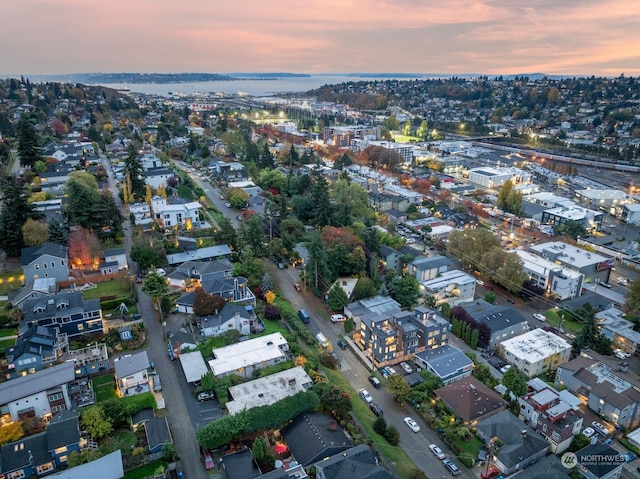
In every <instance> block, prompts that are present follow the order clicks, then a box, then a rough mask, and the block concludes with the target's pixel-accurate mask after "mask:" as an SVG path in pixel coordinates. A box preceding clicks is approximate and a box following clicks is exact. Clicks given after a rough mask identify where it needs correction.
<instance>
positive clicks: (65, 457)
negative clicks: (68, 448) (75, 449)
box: [58, 455, 67, 462]
mask: <svg viewBox="0 0 640 479" xmlns="http://www.w3.org/2000/svg"><path fill="white" fill-rule="evenodd" d="M58 461H60V462H67V456H66V455H64V456H60V457H59V458H58Z"/></svg>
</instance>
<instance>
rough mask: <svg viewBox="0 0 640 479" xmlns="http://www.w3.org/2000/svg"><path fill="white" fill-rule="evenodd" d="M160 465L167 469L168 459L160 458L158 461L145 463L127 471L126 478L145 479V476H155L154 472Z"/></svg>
mask: <svg viewBox="0 0 640 479" xmlns="http://www.w3.org/2000/svg"><path fill="white" fill-rule="evenodd" d="M160 466H163V467H164V469H165V470H166V469H167V461H165V460H163V459H159V460H157V461H153V462H150V463H149V464H145V465H144V466H140V467H136V468H135V469H131V470H130V471H127V472H125V474H124V479H144V478H145V477H150V476H153V473H154V472H156V469H158V468H159V467H160Z"/></svg>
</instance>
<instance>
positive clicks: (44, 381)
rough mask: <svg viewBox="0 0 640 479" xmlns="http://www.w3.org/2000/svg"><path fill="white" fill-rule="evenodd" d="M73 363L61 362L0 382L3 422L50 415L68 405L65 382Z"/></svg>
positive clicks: (72, 373) (69, 378)
mask: <svg viewBox="0 0 640 479" xmlns="http://www.w3.org/2000/svg"><path fill="white" fill-rule="evenodd" d="M74 380H75V365H74V364H73V363H62V364H58V365H56V366H52V367H50V368H47V369H42V370H40V371H36V372H35V373H33V374H27V375H26V376H22V377H19V378H16V379H11V380H9V381H5V382H2V383H0V419H2V422H3V423H7V422H11V421H22V420H23V419H26V418H29V417H43V418H45V419H48V418H50V417H51V416H52V415H54V414H56V413H58V412H60V411H63V410H65V409H70V408H71V399H70V398H69V389H68V385H69V383H71V382H72V381H74Z"/></svg>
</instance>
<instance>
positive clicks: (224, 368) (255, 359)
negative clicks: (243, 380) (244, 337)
mask: <svg viewBox="0 0 640 479" xmlns="http://www.w3.org/2000/svg"><path fill="white" fill-rule="evenodd" d="M287 344H288V343H287V340H286V339H284V336H282V334H280V333H273V334H267V335H266V336H260V337H258V338H254V339H249V340H248V341H241V342H239V343H235V344H230V345H229V346H225V347H222V348H216V349H214V350H213V356H214V359H212V360H210V361H209V367H210V368H211V370H212V371H213V374H214V376H220V375H223V374H228V373H230V372H232V371H238V370H240V369H242V368H245V367H247V366H253V365H255V364H259V363H262V362H267V361H271V360H274V359H277V358H280V357H283V356H284V355H285V353H284V352H283V351H282V350H281V349H280V346H284V345H287Z"/></svg>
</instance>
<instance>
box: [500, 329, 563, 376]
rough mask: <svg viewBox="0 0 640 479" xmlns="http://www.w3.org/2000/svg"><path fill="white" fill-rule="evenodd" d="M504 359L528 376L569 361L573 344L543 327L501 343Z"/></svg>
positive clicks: (536, 374)
mask: <svg viewBox="0 0 640 479" xmlns="http://www.w3.org/2000/svg"><path fill="white" fill-rule="evenodd" d="M500 347H501V350H502V352H503V353H504V359H505V360H506V361H507V362H508V363H509V364H511V365H513V366H514V367H515V368H516V369H518V370H519V371H520V372H522V373H524V375H525V376H527V377H528V378H532V377H534V376H538V375H540V374H542V373H544V372H545V371H547V370H548V369H555V368H556V367H557V366H558V365H559V364H562V363H566V362H567V361H569V357H570V356H571V344H569V343H568V342H567V341H565V340H564V339H562V338H561V337H560V336H557V335H555V334H553V333H552V332H549V331H545V330H544V329H542V328H538V329H533V330H531V331H529V332H527V333H524V334H521V335H520V336H517V337H515V338H511V339H507V340H505V341H502V343H500Z"/></svg>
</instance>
